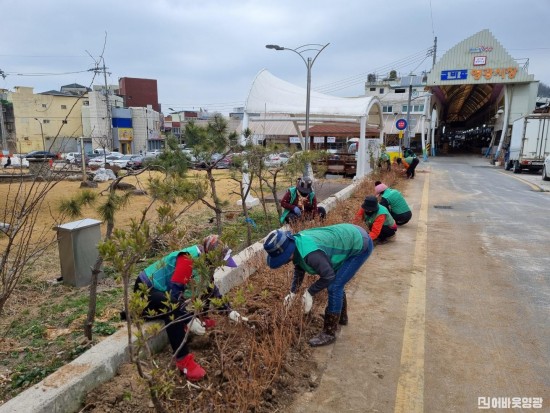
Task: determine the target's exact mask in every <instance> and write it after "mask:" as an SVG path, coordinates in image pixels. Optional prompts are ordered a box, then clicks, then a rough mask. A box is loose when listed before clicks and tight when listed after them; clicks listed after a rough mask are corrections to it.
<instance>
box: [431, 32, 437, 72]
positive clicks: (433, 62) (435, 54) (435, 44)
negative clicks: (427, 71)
mask: <svg viewBox="0 0 550 413" xmlns="http://www.w3.org/2000/svg"><path fill="white" fill-rule="evenodd" d="M432 57H433V60H432V69H433V68H434V66H435V59H436V57H437V36H435V37H434V51H433V55H432Z"/></svg>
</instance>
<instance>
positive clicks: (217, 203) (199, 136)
mask: <svg viewBox="0 0 550 413" xmlns="http://www.w3.org/2000/svg"><path fill="white" fill-rule="evenodd" d="M187 126H188V127H186V133H187V132H189V133H190V135H189V137H188V136H187V135H186V138H185V139H186V141H187V142H189V145H193V149H194V151H195V153H196V154H197V158H198V160H199V161H200V162H202V165H203V167H204V169H205V171H206V180H207V182H208V185H209V187H210V196H211V197H212V202H209V201H208V200H206V199H205V198H202V199H201V202H202V203H203V204H204V205H206V206H207V207H208V208H209V209H211V210H212V211H214V214H215V219H216V228H217V232H218V234H219V235H221V233H222V214H223V208H224V207H225V206H226V205H227V204H228V202H227V201H224V200H222V199H220V198H219V196H218V193H217V189H216V179H215V177H214V173H213V170H214V169H216V167H217V165H218V163H219V162H221V161H223V160H224V159H225V158H226V157H227V155H229V154H230V153H231V152H232V149H231V147H230V142H231V141H235V140H236V134H235V133H234V132H233V133H231V134H229V133H228V127H227V121H226V120H225V119H224V118H223V117H222V116H220V115H216V116H214V118H213V119H211V120H210V121H209V122H208V126H207V127H206V128H202V130H201V128H200V127H198V126H195V125H191V126H190V125H187Z"/></svg>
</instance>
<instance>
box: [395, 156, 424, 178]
mask: <svg viewBox="0 0 550 413" xmlns="http://www.w3.org/2000/svg"><path fill="white" fill-rule="evenodd" d="M395 161H396V162H397V164H398V165H402V166H403V167H404V168H405V173H406V174H407V178H409V179H414V174H415V172H414V171H415V169H416V167H417V165H418V164H419V163H420V161H419V160H418V158H417V157H416V155H415V156H414V157H412V156H409V157H407V158H397V159H396V160H395Z"/></svg>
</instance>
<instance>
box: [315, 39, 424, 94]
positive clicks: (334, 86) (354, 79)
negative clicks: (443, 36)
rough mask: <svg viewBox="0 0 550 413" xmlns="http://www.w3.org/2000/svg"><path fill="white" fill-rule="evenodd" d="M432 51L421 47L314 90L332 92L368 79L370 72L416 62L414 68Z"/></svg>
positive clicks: (405, 65) (378, 71) (393, 68)
mask: <svg viewBox="0 0 550 413" xmlns="http://www.w3.org/2000/svg"><path fill="white" fill-rule="evenodd" d="M432 52H433V51H432V48H428V49H423V50H421V51H419V52H416V53H414V54H412V55H409V56H406V57H404V58H401V59H399V60H396V61H394V62H391V63H388V64H386V65H383V66H380V67H378V68H376V69H374V70H370V71H368V72H363V73H361V74H358V75H354V76H351V77H348V78H346V79H343V80H339V81H336V82H332V83H328V84H325V85H323V86H320V87H317V88H315V90H317V91H319V92H323V93H329V92H334V91H337V90H341V89H345V88H348V87H350V86H354V85H357V84H361V83H364V82H365V81H366V80H367V79H368V75H369V74H371V73H375V74H376V73H380V72H383V71H387V70H395V69H400V68H404V67H408V66H411V65H413V64H418V66H417V67H416V68H415V70H416V69H417V68H418V67H419V66H420V65H421V64H422V62H424V61H425V60H426V58H427V57H428V56H431V54H432ZM419 62H420V63H419Z"/></svg>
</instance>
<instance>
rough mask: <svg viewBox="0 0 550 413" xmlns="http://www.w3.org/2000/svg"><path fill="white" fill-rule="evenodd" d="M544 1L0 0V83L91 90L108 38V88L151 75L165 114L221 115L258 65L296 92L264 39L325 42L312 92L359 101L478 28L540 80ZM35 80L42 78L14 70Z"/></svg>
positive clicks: (548, 79)
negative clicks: (371, 83) (373, 79)
mask: <svg viewBox="0 0 550 413" xmlns="http://www.w3.org/2000/svg"><path fill="white" fill-rule="evenodd" d="M544 3H545V2H541V1H536V0H526V1H524V3H522V7H520V8H517V7H515V8H512V7H509V6H507V5H505V4H503V2H502V1H497V0H487V1H485V2H479V1H473V0H462V1H460V2H448V1H445V0H410V1H408V2H398V3H395V2H394V3H388V2H380V1H373V0H348V1H346V2H334V1H325V0H319V1H313V0H304V1H291V0H279V1H277V2H272V1H266V0H258V1H240V2H230V1H222V0H216V1H203V2H191V1H180V0H177V1H176V0H163V1H154V2H151V1H145V0H137V1H129V0H128V1H113V0H111V1H106V0H97V1H95V2H79V1H76V2H75V1H69V0H55V1H52V2H42V1H38V0H29V1H25V2H21V1H14V0H0V8H1V9H2V10H3V19H2V20H3V21H2V25H1V26H0V36H1V37H2V39H3V41H2V43H1V44H0V69H1V70H3V71H4V72H6V73H8V76H7V77H6V79H1V78H0V87H2V88H6V89H13V87H14V86H19V85H20V86H34V88H35V91H36V92H41V91H45V90H51V89H59V88H60V87H61V86H62V85H64V84H68V83H74V82H76V83H81V84H83V85H88V84H89V82H91V80H92V78H93V73H92V72H90V71H87V70H89V69H92V68H93V66H94V61H93V60H92V58H91V57H90V56H88V54H87V52H89V53H90V54H91V55H92V56H93V57H94V58H95V59H98V58H99V56H100V54H101V52H102V49H103V43H104V37H105V33H107V43H106V48H105V52H104V57H105V62H106V65H107V67H108V68H109V69H108V71H109V79H108V82H109V83H110V84H116V83H118V78H120V77H124V76H127V77H144V78H153V79H157V81H158V90H159V100H160V102H161V103H162V104H163V107H168V106H170V107H177V108H182V109H183V108H192V107H210V109H211V110H216V109H217V110H222V111H225V112H228V111H230V110H231V109H232V107H234V106H239V105H243V104H244V102H245V99H246V97H247V94H248V90H249V88H250V85H251V82H252V80H253V79H254V77H255V75H256V74H257V73H258V72H259V71H260V70H261V69H263V68H267V69H268V70H270V71H271V72H272V73H274V74H275V75H276V76H278V77H281V78H283V79H285V80H287V81H289V82H292V83H296V84H299V85H304V86H305V83H306V67H305V65H304V62H303V61H301V60H300V58H299V56H297V55H295V54H293V53H291V52H287V51H284V52H280V51H279V52H277V51H274V50H268V49H266V48H265V45H266V44H280V45H282V46H285V47H288V48H295V47H297V46H300V45H303V44H310V43H315V44H321V45H323V44H326V43H330V45H329V46H328V47H327V48H326V49H325V50H324V51H323V52H322V54H321V55H319V56H318V58H317V60H316V61H315V64H314V66H313V70H312V86H313V88H314V89H316V88H322V90H330V93H333V94H335V95H338V96H357V95H360V94H361V93H363V90H364V80H365V79H366V76H367V74H368V73H378V74H385V73H387V72H389V70H391V69H396V70H397V71H398V73H400V74H407V73H409V72H410V71H413V70H414V71H418V72H419V71H422V70H429V69H430V67H431V57H428V58H426V57H425V56H423V53H424V54H425V52H426V51H427V50H428V49H429V48H430V47H431V46H432V45H433V38H434V35H435V36H437V38H438V52H437V56H438V57H441V56H442V55H443V53H444V52H445V51H446V50H448V49H449V48H451V47H453V46H454V45H455V44H457V43H459V42H460V41H461V40H463V39H464V38H466V37H469V36H471V35H473V34H474V33H477V32H478V31H480V30H482V29H485V28H488V29H490V30H491V31H492V33H493V34H494V35H495V36H496V37H497V39H498V40H499V41H500V42H501V44H502V45H503V46H504V47H505V48H506V49H507V50H508V51H509V52H510V54H511V55H512V56H513V57H522V58H529V71H530V73H534V74H535V78H536V79H540V80H542V81H544V82H545V83H547V84H549V83H550V56H549V55H550V53H548V52H549V50H550V49H549V48H548V47H546V43H547V42H546V40H545V38H544V37H543V36H541V35H540V33H541V30H540V29H541V27H545V24H546V23H547V22H548V21H550V8H548V7H547V5H546V4H544ZM69 72H70V73H69ZM72 72H81V73H72ZM33 73H42V74H48V73H50V75H43V76H21V75H20V74H33ZM53 73H55V74H56V75H53ZM59 73H69V74H66V75H59ZM95 81H96V83H103V79H102V78H96V80H95Z"/></svg>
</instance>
